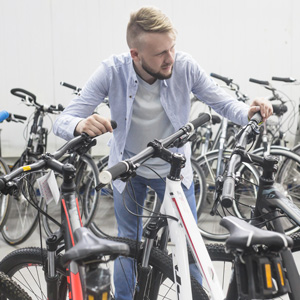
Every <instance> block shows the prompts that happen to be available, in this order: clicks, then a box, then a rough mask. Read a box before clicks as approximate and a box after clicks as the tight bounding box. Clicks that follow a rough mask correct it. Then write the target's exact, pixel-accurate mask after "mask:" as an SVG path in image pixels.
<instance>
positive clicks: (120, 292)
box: [113, 176, 197, 300]
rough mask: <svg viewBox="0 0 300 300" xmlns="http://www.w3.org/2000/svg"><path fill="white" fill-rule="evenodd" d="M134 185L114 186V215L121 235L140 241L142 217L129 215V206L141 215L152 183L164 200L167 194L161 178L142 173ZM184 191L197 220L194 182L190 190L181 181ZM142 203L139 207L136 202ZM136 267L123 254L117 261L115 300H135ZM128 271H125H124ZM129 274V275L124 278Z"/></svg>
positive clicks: (134, 180) (133, 182) (115, 267)
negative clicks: (121, 188) (133, 299)
mask: <svg viewBox="0 0 300 300" xmlns="http://www.w3.org/2000/svg"><path fill="white" fill-rule="evenodd" d="M131 182H132V187H133V190H134V192H133V191H132V188H131V185H130V184H128V188H127V189H126V188H125V190H124V191H123V193H122V194H120V193H119V192H118V191H117V189H114V191H113V194H114V205H115V215H116V219H117V223H118V236H120V237H127V238H130V239H137V237H138V239H139V240H141V238H142V233H143V224H142V218H138V217H136V216H134V215H132V214H130V213H129V212H128V211H127V209H126V208H125V205H124V202H125V203H126V207H127V208H128V209H129V210H130V211H132V212H133V213H135V214H138V215H142V214H143V209H142V207H140V206H143V205H144V201H145V198H146V193H147V186H150V187H151V188H152V189H153V190H154V191H155V192H156V193H157V195H158V198H159V199H160V200H162V199H163V198H164V193H165V183H164V182H163V181H162V180H161V179H146V178H143V177H141V176H135V177H133V178H132V179H131ZM182 188H183V191H184V193H185V196H186V198H187V200H188V203H189V205H190V208H191V211H192V213H193V215H194V218H195V220H197V212H196V201H195V195H194V183H192V185H191V187H190V188H189V189H187V188H186V187H185V186H184V185H183V184H182ZM133 199H135V201H137V202H138V203H139V205H140V206H138V205H137V204H136V203H135V201H134V200H133ZM135 267H136V263H135V261H134V259H132V258H125V257H120V258H119V259H116V260H115V263H114V283H115V299H116V300H132V298H133V289H134V286H135V272H134V270H135ZM124 270H125V271H124ZM124 274H126V278H124Z"/></svg>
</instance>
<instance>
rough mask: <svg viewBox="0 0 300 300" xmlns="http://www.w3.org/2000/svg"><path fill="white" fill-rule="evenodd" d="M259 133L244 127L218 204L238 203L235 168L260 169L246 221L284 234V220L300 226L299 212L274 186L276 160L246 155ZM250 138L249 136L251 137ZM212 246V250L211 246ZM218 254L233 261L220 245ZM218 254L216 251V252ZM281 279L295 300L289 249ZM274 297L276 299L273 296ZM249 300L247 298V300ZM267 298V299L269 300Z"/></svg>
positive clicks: (294, 270) (296, 289)
mask: <svg viewBox="0 0 300 300" xmlns="http://www.w3.org/2000/svg"><path fill="white" fill-rule="evenodd" d="M257 133H258V131H257V129H256V128H255V127H254V126H252V127H251V126H248V127H246V128H245V129H244V130H243V131H242V133H241V135H240V138H239V143H238V144H237V146H236V148H235V149H234V151H233V153H232V155H231V158H230V160H229V165H228V169H227V172H226V175H225V176H224V179H223V180H222V183H221V185H222V189H220V191H219V195H218V196H219V197H218V203H217V205H221V206H225V207H230V206H232V204H233V202H238V201H239V199H237V198H236V197H235V192H234V189H235V186H236V178H235V176H234V174H235V172H236V170H237V169H238V165H239V164H240V163H241V162H242V161H243V162H247V163H250V164H255V165H257V166H258V167H260V168H262V172H261V176H260V182H259V186H258V192H257V201H256V205H255V206H254V207H253V208H252V214H251V217H250V218H248V219H247V221H248V222H250V223H251V224H253V225H255V226H257V227H259V228H261V227H264V226H266V228H267V229H268V230H273V231H276V232H279V233H285V230H284V225H285V224H284V223H283V222H282V220H283V219H285V218H288V219H290V220H291V222H292V223H295V224H297V226H299V225H300V209H299V208H298V206H296V205H295V204H294V203H293V201H291V199H289V198H287V197H285V196H284V195H283V194H282V193H281V192H280V191H279V190H278V189H277V187H276V181H275V173H276V172H277V169H278V159H277V158H276V157H274V156H272V155H266V156H265V157H261V156H258V155H255V154H253V153H249V152H248V151H247V150H246V148H247V143H249V140H251V139H253V136H254V135H257ZM251 135H252V137H251ZM292 237H294V248H292V251H299V249H300V248H299V234H298V233H296V234H294V235H292ZM212 247H214V246H213V245H212ZM217 248H218V252H219V254H217V253H216V256H218V258H216V257H215V258H216V260H220V261H228V262H229V261H232V259H233V257H232V256H228V255H226V254H225V253H224V251H222V246H220V245H218V246H216V249H217ZM215 252H217V251H215ZM280 258H281V259H282V264H283V270H284V274H283V275H284V276H286V279H287V281H288V286H287V289H286V293H289V299H297V297H298V295H299V294H298V293H299V280H300V276H299V273H298V271H297V268H296V264H295V261H294V259H293V256H292V253H291V251H290V250H288V249H285V250H284V251H283V252H282V253H281V254H280ZM274 297H275V296H274ZM247 299H248V298H247ZM268 299H269V298H268Z"/></svg>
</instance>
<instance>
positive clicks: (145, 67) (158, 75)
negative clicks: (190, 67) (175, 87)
mask: <svg viewBox="0 0 300 300" xmlns="http://www.w3.org/2000/svg"><path fill="white" fill-rule="evenodd" d="M141 65H142V68H143V70H144V71H145V72H147V73H148V74H149V75H151V76H152V77H154V78H155V79H159V80H163V79H169V78H170V77H171V76H172V72H173V66H172V69H171V72H170V74H169V75H164V74H162V73H160V72H154V71H153V69H152V68H151V67H149V66H148V65H147V63H145V62H142V64H141Z"/></svg>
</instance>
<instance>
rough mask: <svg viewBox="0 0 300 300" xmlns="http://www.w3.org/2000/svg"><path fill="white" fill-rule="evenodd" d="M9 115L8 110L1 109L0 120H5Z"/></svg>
mask: <svg viewBox="0 0 300 300" xmlns="http://www.w3.org/2000/svg"><path fill="white" fill-rule="evenodd" d="M8 117H9V113H8V112H7V111H6V110H2V111H0V122H3V121H4V120H5V119H7V118H8Z"/></svg>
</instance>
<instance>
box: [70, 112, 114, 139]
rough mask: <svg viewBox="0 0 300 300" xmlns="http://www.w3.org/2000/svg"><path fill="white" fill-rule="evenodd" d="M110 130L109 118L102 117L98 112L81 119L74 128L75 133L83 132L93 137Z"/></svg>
mask: <svg viewBox="0 0 300 300" xmlns="http://www.w3.org/2000/svg"><path fill="white" fill-rule="evenodd" d="M112 131H113V129H112V127H111V124H110V120H109V119H107V118H103V117H101V116H99V115H98V114H93V115H91V116H89V117H88V118H86V119H84V120H81V121H80V122H79V123H78V124H77V126H76V128H75V135H80V134H81V133H83V132H85V133H87V134H88V135H89V136H91V137H94V136H97V135H101V134H103V133H106V132H112Z"/></svg>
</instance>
